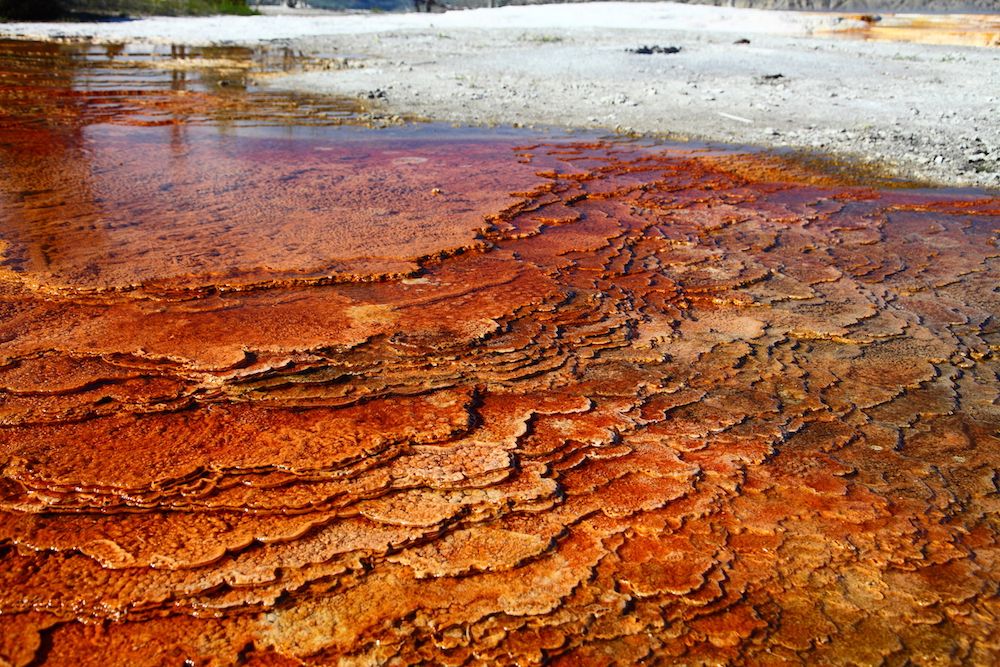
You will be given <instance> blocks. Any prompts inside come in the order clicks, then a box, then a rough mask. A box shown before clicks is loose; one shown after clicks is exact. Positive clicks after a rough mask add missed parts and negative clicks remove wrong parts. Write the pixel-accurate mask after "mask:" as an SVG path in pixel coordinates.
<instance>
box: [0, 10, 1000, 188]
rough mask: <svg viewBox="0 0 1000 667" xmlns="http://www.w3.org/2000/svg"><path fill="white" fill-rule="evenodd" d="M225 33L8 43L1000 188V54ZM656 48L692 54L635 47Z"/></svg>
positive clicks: (768, 21) (655, 38)
mask: <svg viewBox="0 0 1000 667" xmlns="http://www.w3.org/2000/svg"><path fill="white" fill-rule="evenodd" d="M212 20H213V19H148V20H146V21H135V22H131V23H128V24H124V25H121V24H107V25H99V26H85V27H82V28H81V27H71V26H62V27H57V28H52V27H45V26H41V27H37V26H26V25H24V24H22V25H18V24H7V25H4V26H0V34H4V33H6V34H13V35H19V36H28V37H50V38H51V37H54V36H55V37H59V38H81V37H86V38H89V39H98V40H106V41H115V40H119V41H136V40H138V41H143V40H147V41H160V42H187V43H195V44H197V43H226V44H233V43H242V44H271V45H277V46H287V47H290V48H292V49H293V50H295V51H298V52H302V53H307V54H308V53H313V54H324V55H325V56H329V60H328V63H327V65H328V68H323V69H321V71H310V72H304V73H301V72H300V73H297V74H292V75H287V76H281V77H269V78H267V79H266V80H263V79H262V80H261V81H260V82H259V83H260V84H261V85H267V86H273V87H276V88H283V89H293V90H301V91H309V92H317V91H318V92H323V93H329V94H333V95H346V96H351V97H362V98H365V99H370V101H371V104H372V107H373V114H374V115H375V116H376V117H388V118H391V117H393V116H405V117H413V116H417V117H423V118H427V119H431V120H438V121H447V122H454V123H464V124H476V125H480V124H487V125H488V124H515V125H545V126H558V127H566V128H577V129H583V128H586V129H600V130H610V131H618V132H623V133H637V134H642V135H653V136H663V137H669V138H688V139H695V140H708V141H720V142H729V143H737V144H753V145H761V146H766V147H775V148H790V149H805V150H807V151H817V152H820V153H824V154H832V155H834V156H835V157H838V158H842V159H844V160H847V161H854V160H859V161H861V162H864V163H872V164H874V165H876V166H877V167H878V168H880V169H884V170H887V171H888V172H889V173H891V174H894V175H897V176H899V177H901V178H904V179H908V180H917V181H928V182H933V183H939V184H948V185H956V186H978V187H990V188H993V187H1000V122H998V121H997V117H998V114H997V110H998V108H1000V49H998V48H995V47H989V46H955V45H932V44H919V43H906V42H876V41H865V40H863V39H859V38H857V35H859V34H863V31H864V29H865V24H864V22H863V21H860V20H858V17H856V16H855V17H851V16H848V15H843V16H832V15H825V16H824V15H818V14H803V13H797V12H765V11H759V10H746V9H733V8H724V7H706V6H696V5H686V4H675V3H656V4H637V3H588V4H583V5H565V4H562V5H548V6H533V7H505V8H502V9H493V10H474V11H465V12H448V13H446V14H435V15H427V14H421V15H416V14H408V15H401V14H387V15H367V16H356V15H355V16H345V15H328V16H325V17H323V16H316V15H315V12H310V13H309V15H302V16H298V17H296V16H264V17H255V18H251V19H236V18H227V19H221V20H220V19H214V20H215V21H216V23H207V21H212ZM981 20H982V22H983V25H984V26H990V25H996V23H990V21H995V17H994V18H992V19H991V18H990V17H983V18H982V19H981ZM296 21H297V22H296ZM234 26H236V27H234ZM932 32H933V31H932ZM940 32H942V33H944V32H946V31H944V30H942V31H940ZM967 34H968V35H970V36H971V35H973V33H971V32H968V33H967ZM977 34H978V33H977ZM982 34H984V35H986V39H987V40H988V39H990V38H989V34H990V33H989V32H988V31H986V32H983V33H982ZM852 35H853V37H852ZM910 36H911V37H912V36H914V35H910ZM915 37H916V38H920V35H919V34H917V35H915ZM970 41H972V40H971V39H970ZM656 45H659V46H674V47H679V49H680V51H679V52H677V53H651V54H641V53H634V52H632V51H631V50H635V49H638V48H639V47H642V46H656Z"/></svg>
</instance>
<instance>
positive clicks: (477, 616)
mask: <svg viewBox="0 0 1000 667" xmlns="http://www.w3.org/2000/svg"><path fill="white" fill-rule="evenodd" d="M192 59H193V60H192ZM199 59H200V60H199ZM276 62H277V63H278V64H275V63H276ZM288 62H295V61H294V59H293V60H292V61H289V60H288V59H281V58H277V57H276V56H274V54H266V53H253V52H224V53H201V52H199V53H196V54H188V53H182V54H178V53H177V52H176V50H175V51H174V52H173V53H171V52H169V51H168V50H167V49H160V50H151V51H148V52H146V53H143V52H140V51H137V50H134V49H133V50H131V51H130V50H129V49H126V48H114V47H110V48H106V47H88V46H76V47H70V46H54V45H39V44H28V43H21V44H18V43H7V44H4V45H0V245H2V259H0V561H2V567H0V664H13V665H29V664H52V665H57V664H73V665H83V664H93V665H112V664H115V665H161V664H163V665H181V664H194V665H202V664H206V665H207V664H218V665H228V664H234V663H238V664H248V665H298V664H336V663H343V664H383V663H388V664H416V663H425V664H454V665H460V664H520V665H529V664H538V663H552V664H565V665H609V664H634V663H640V662H648V663H654V664H687V665H702V664H712V665H715V664H747V665H769V664H796V663H809V664H831V665H837V664H843V665H858V664H880V663H881V664H889V665H904V664H979V665H988V664H995V663H996V662H997V661H998V660H1000V635H998V633H997V632H996V628H997V614H998V612H1000V603H998V597H997V590H998V582H1000V562H998V558H1000V549H998V538H1000V519H998V516H1000V515H998V509H1000V497H998V480H1000V477H998V472H997V470H998V467H1000V436H998V430H1000V405H998V389H1000V382H998V354H1000V315H998V314H1000V291H998V285H1000V248H998V228H1000V199H997V198H995V197H992V198H991V197H990V196H989V195H988V193H969V192H954V191H933V190H912V189H911V190H907V189H885V188H879V187H875V186H873V185H871V184H865V183H864V182H863V179H862V182H859V179H858V178H851V179H848V178H847V177H846V176H843V175H831V174H829V173H823V172H820V171H818V170H816V169H812V168H809V167H807V166H804V165H803V164H802V163H801V162H795V161H792V160H789V159H786V158H782V157H775V156H773V155H766V154H761V153H756V152H747V151H737V150H735V149H734V150H723V149H718V148H713V149H711V150H710V149H707V148H704V147H692V146H679V145H657V144H654V143H651V142H635V141H624V140H603V141H602V140H593V139H589V138H588V139H580V138H573V137H565V136H551V135H544V134H530V133H522V134H513V133H510V132H497V131H486V130H480V131H473V130H447V129H442V128H430V129H421V128H419V127H412V126H409V127H400V128H395V129H381V130H373V129H368V128H364V127H360V126H359V125H358V123H359V122H365V121H370V120H371V118H372V116H371V115H370V112H369V111H367V110H365V109H363V108H362V107H361V106H360V105H357V104H355V103H353V102H339V101H330V100H322V99H315V100H307V99H304V98H296V97H292V96H287V95H282V94H278V93H268V92H264V91H258V90H255V89H254V88H253V85H252V84H251V83H247V81H248V80H249V74H248V72H251V71H254V70H259V71H266V70H267V69H268V68H274V67H279V66H282V63H284V64H287V63H288ZM179 73H180V74H182V75H183V76H179ZM224 81H228V82H229V83H228V84H226V85H222V82H224Z"/></svg>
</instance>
